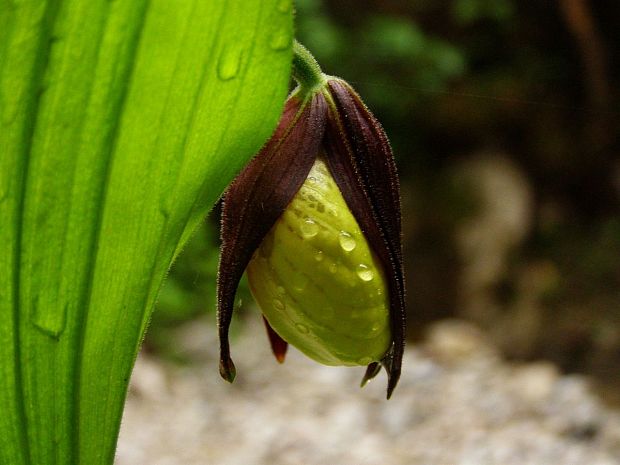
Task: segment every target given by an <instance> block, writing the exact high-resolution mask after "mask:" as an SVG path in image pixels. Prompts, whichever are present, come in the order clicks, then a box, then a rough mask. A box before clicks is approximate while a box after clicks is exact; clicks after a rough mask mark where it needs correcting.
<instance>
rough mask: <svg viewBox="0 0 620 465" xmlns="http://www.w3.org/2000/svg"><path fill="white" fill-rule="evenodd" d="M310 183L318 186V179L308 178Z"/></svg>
mask: <svg viewBox="0 0 620 465" xmlns="http://www.w3.org/2000/svg"><path fill="white" fill-rule="evenodd" d="M308 182H309V183H310V184H316V178H315V177H314V176H308Z"/></svg>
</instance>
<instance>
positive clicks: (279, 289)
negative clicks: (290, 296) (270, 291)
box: [276, 286, 286, 295]
mask: <svg viewBox="0 0 620 465" xmlns="http://www.w3.org/2000/svg"><path fill="white" fill-rule="evenodd" d="M276 292H277V293H278V294H280V295H284V294H286V291H285V290H284V288H283V287H282V286H278V287H276Z"/></svg>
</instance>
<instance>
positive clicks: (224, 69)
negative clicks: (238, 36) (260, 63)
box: [217, 46, 243, 81]
mask: <svg viewBox="0 0 620 465" xmlns="http://www.w3.org/2000/svg"><path fill="white" fill-rule="evenodd" d="M242 58H243V49H241V48H238V47H231V46H229V47H225V48H224V50H222V52H221V53H220V58H219V59H218V61H217V75H218V77H219V78H220V79H221V80H222V81H230V80H231V79H234V78H235V77H236V76H237V74H239V69H240V68H241V59H242Z"/></svg>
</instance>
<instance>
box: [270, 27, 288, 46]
mask: <svg viewBox="0 0 620 465" xmlns="http://www.w3.org/2000/svg"><path fill="white" fill-rule="evenodd" d="M291 40H292V35H291V31H290V29H289V28H288V26H284V27H282V28H281V29H278V30H277V31H276V32H274V33H273V34H272V36H271V38H270V39H269V47H271V49H272V50H276V51H281V50H287V49H288V48H289V47H290V45H291Z"/></svg>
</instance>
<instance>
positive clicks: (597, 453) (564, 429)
mask: <svg viewBox="0 0 620 465" xmlns="http://www.w3.org/2000/svg"><path fill="white" fill-rule="evenodd" d="M196 324H197V323H193V324H192V326H191V327H188V328H185V329H182V330H181V332H180V334H179V343H180V344H185V346H187V347H188V348H189V349H188V350H189V351H191V352H192V353H194V354H195V353H201V352H200V351H198V352H197V351H196V347H199V346H200V343H201V341H200V340H201V339H202V342H203V343H204V344H205V347H206V348H207V349H208V350H205V352H204V353H201V356H200V358H199V359H198V360H197V361H196V363H195V364H194V365H192V366H185V367H181V366H171V365H166V364H164V363H162V362H161V361H159V360H156V359H153V358H149V357H146V356H141V357H140V358H139V359H138V362H137V365H136V369H135V371H134V376H133V378H132V386H131V389H130V392H129V396H128V399H127V405H126V411H125V416H124V418H123V424H122V428H121V435H120V441H119V446H118V452H117V464H118V465H138V464H148V465H194V464H196V465H198V464H216V465H263V464H265V465H267V464H269V465H272V464H276V465H299V464H303V465H331V464H337V465H400V464H403V465H404V464H407V465H412V464H438V465H495V464H497V465H511V464H515V465H528V464H531V465H545V464H549V465H559V464H562V465H573V464H574V465H585V464H588V465H620V412H618V411H614V410H612V409H610V408H608V407H605V406H603V405H601V403H600V402H599V401H598V400H597V398H596V397H595V396H594V395H593V394H592V393H591V391H590V389H589V387H588V382H587V379H585V378H582V377H578V376H561V375H560V374H559V373H558V372H557V370H556V369H555V368H554V367H553V366H552V365H550V364H548V363H535V364H521V365H514V364H508V363H506V362H504V361H502V360H501V358H500V357H499V356H498V354H497V353H496V351H495V350H494V349H493V347H492V346H491V345H490V344H489V343H488V342H486V341H485V339H484V337H483V336H482V335H481V334H480V332H479V331H477V330H476V329H475V328H473V327H472V326H470V325H468V324H465V323H462V322H455V321H447V322H443V323H440V324H438V325H436V326H434V327H433V329H432V330H431V331H430V333H429V336H428V338H427V341H426V343H425V344H423V345H422V346H420V347H409V348H408V349H407V352H406V357H405V364H404V367H403V375H402V379H401V382H400V385H399V386H398V388H397V390H396V391H395V393H394V396H393V398H392V399H391V400H390V401H386V400H385V399H384V396H385V379H384V378H383V375H381V376H379V377H378V378H377V380H376V381H374V382H373V383H371V384H370V385H368V386H367V387H366V388H364V389H361V390H360V389H359V387H358V385H359V381H360V379H361V377H362V374H363V371H364V370H363V368H341V367H326V366H321V365H318V364H316V363H314V362H312V361H311V360H308V359H307V358H306V357H304V356H303V355H301V354H300V353H298V352H297V351H295V350H294V349H290V350H289V354H288V357H287V360H286V362H285V363H284V364H283V365H278V364H277V363H276V362H275V361H274V359H273V357H272V355H271V354H270V352H269V347H268V343H267V339H266V336H265V334H264V330H263V328H262V325H261V324H260V323H259V322H255V323H251V324H248V325H247V328H246V330H245V331H243V332H242V334H241V335H240V337H239V338H237V339H234V340H233V343H232V351H233V357H234V359H235V362H236V364H237V372H238V376H237V380H236V381H235V383H234V384H232V385H229V384H227V383H226V382H224V381H223V380H221V379H220V377H219V375H218V373H217V363H216V353H217V342H216V338H215V334H214V327H213V324H212V323H211V322H207V323H199V325H200V326H201V330H200V331H197V328H196ZM188 334H189V335H191V337H193V338H194V340H192V341H188V340H187V337H188ZM195 339H198V340H195Z"/></svg>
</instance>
